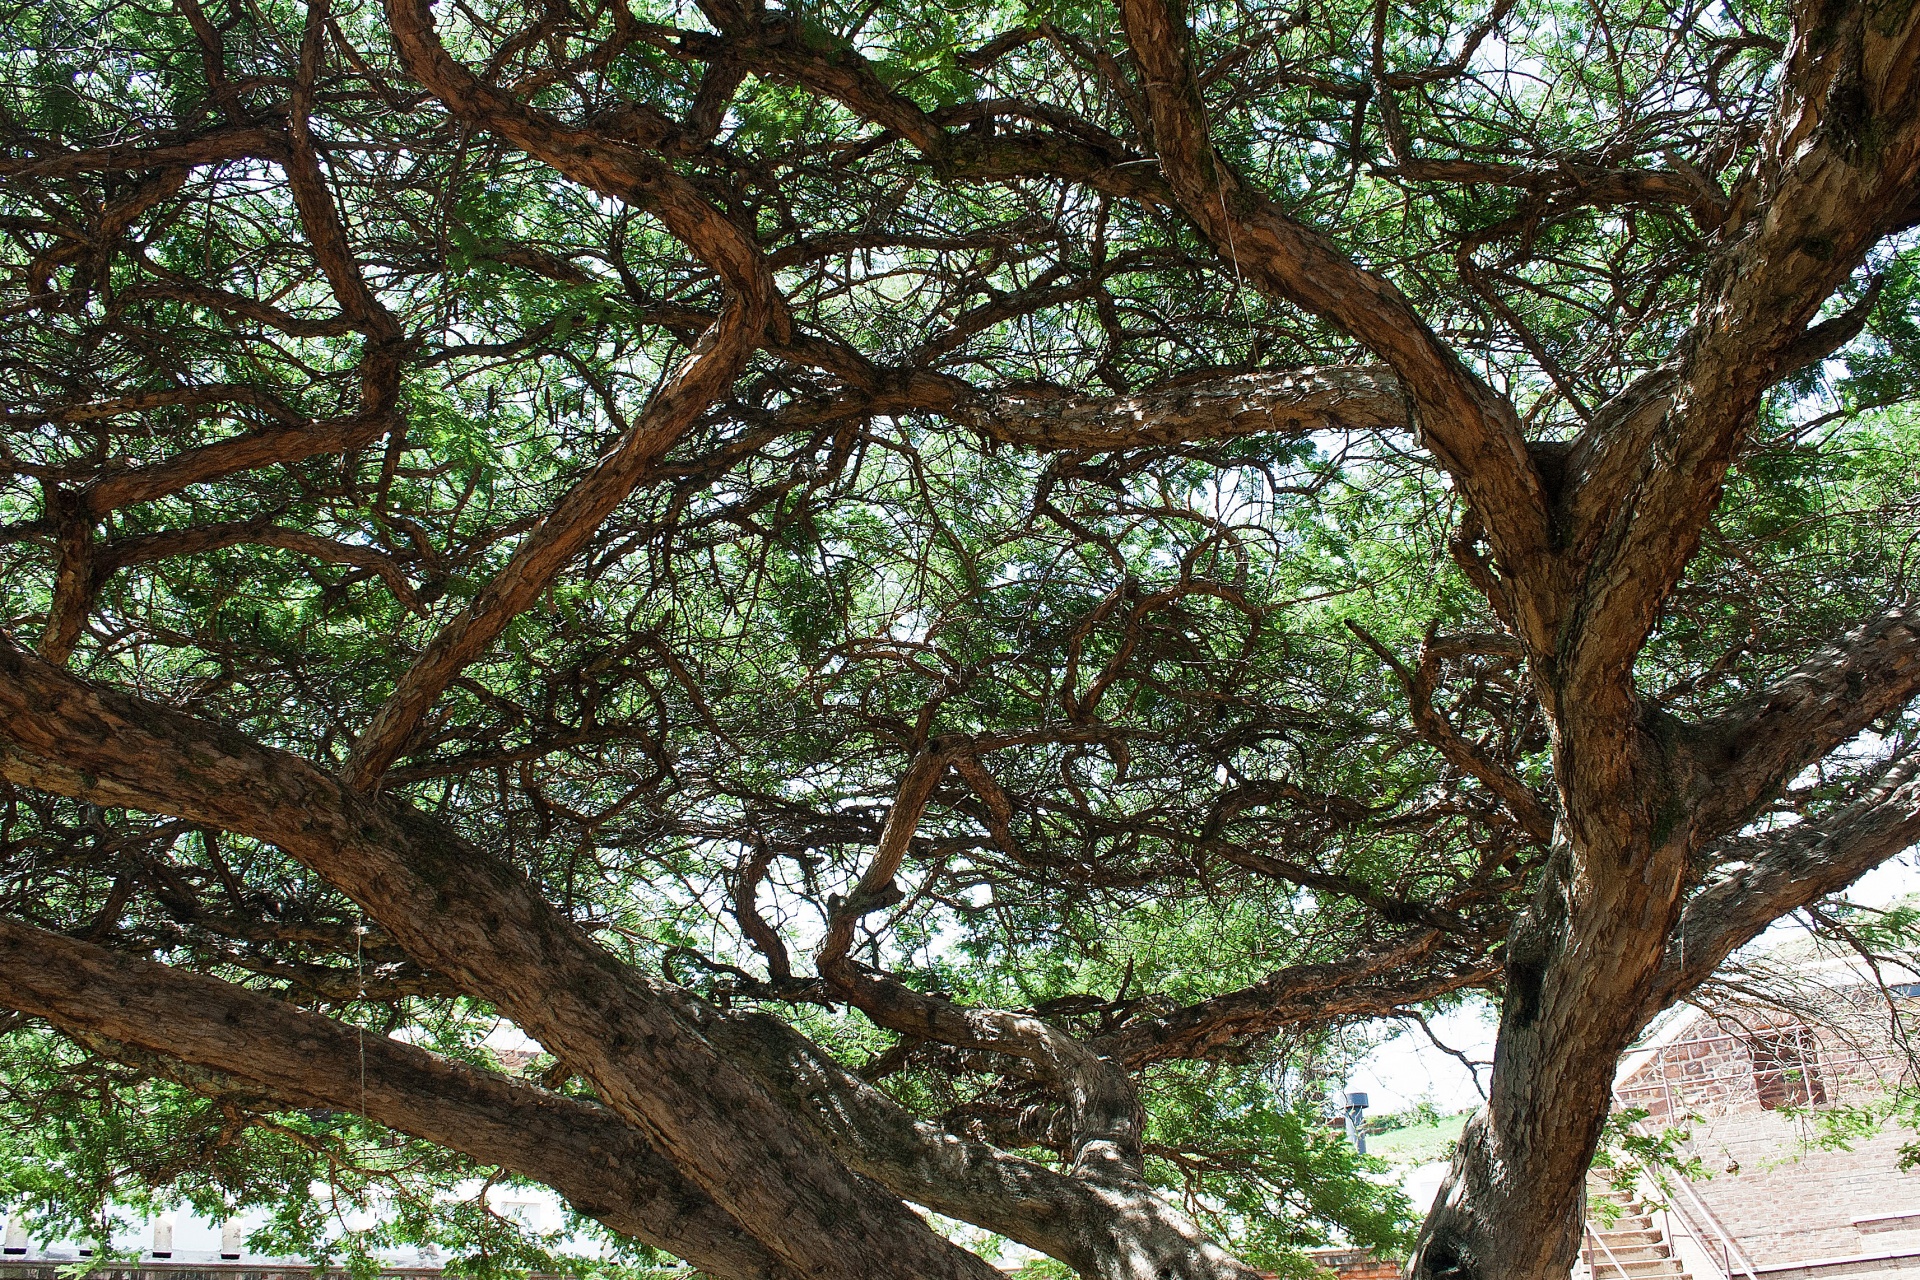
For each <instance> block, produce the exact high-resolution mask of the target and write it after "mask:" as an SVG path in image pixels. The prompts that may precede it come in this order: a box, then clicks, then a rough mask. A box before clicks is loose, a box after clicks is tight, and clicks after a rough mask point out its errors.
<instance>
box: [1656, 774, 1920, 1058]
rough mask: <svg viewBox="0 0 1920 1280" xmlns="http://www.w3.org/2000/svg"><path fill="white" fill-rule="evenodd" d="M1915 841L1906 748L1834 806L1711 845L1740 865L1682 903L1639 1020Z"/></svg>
mask: <svg viewBox="0 0 1920 1280" xmlns="http://www.w3.org/2000/svg"><path fill="white" fill-rule="evenodd" d="M1916 843H1920V758H1915V757H1911V756H1910V757H1909V758H1908V759H1906V760H1905V761H1903V762H1901V763H1900V764H1899V765H1897V766H1896V767H1894V768H1893V769H1891V770H1889V771H1888V772H1887V773H1886V775H1885V776H1884V777H1882V778H1881V779H1879V781H1878V782H1876V783H1875V784H1874V785H1873V786H1872V787H1871V788H1869V789H1868V790H1867V792H1866V793H1865V794H1864V795H1862V796H1861V797H1860V799H1858V800H1856V801H1854V802H1853V803H1852V804H1850V805H1847V806H1846V807H1845V808H1843V809H1841V810H1839V811H1838V812H1837V813H1833V814H1830V815H1828V816H1825V817H1822V818H1818V819H1814V820H1812V821H1809V822H1802V823H1797V824H1795V825H1793V826H1790V827H1783V828H1781V829H1779V830H1776V831H1770V832H1766V833H1765V834H1762V835H1755V836H1743V837H1736V838H1734V839H1732V840H1729V841H1727V842H1725V843H1724V844H1723V845H1721V846H1719V847H1717V848H1716V849H1715V850H1714V854H1715V860H1716V861H1719V862H1729V861H1733V860H1738V861H1740V862H1743V863H1744V864H1745V865H1743V866H1740V867H1738V869H1736V870H1734V871H1732V872H1731V873H1729V874H1728V875H1726V876H1725V877H1723V878H1721V879H1719V880H1716V881H1714V882H1712V883H1711V884H1709V885H1707V887H1705V888H1704V889H1702V890H1700V892H1699V893H1697V894H1695V895H1694V897H1693V898H1692V899H1691V900H1690V901H1689V902H1688V903H1687V907H1686V910H1685V911H1684V912H1683V913H1682V914H1681V917H1680V923H1679V925H1678V926H1677V927H1676V928H1675V929H1674V933H1673V941H1672V942H1671V943H1669V944H1668V947H1667V955H1666V959H1665V962H1664V963H1663V964H1662V965H1661V967H1660V972H1659V974H1658V976H1657V978H1656V980H1655V983H1654V986H1653V989H1652V990H1651V991H1650V992H1649V993H1648V996H1647V1000H1646V1003H1645V1004H1644V1005H1642V1006H1641V1011H1640V1013H1641V1021H1642V1023H1643V1024H1644V1023H1646V1022H1647V1021H1650V1020H1651V1019H1652V1018H1653V1017H1654V1015H1655V1014H1657V1013H1659V1012H1660V1011H1661V1010H1662V1009H1665V1008H1666V1007H1667V1006H1668V1005H1670V1004H1672V1003H1673V1002H1674V1001H1676V1000H1679V999H1681V998H1682V997H1683V996H1685V995H1686V994H1687V992H1689V991H1692V990H1693V989H1694V988H1695V987H1698V986H1699V985H1700V984H1701V983H1703V982H1705V981H1706V980H1707V979H1708V978H1710V977H1711V976H1713V971H1714V970H1715V969H1717V968H1718V967H1719V966H1720V963H1721V962H1722V961H1723V960H1725V959H1726V958H1727V957H1728V956H1730V955H1732V954H1733V953H1734V952H1735V951H1736V950H1738V949H1739V948H1740V947H1742V946H1744V945H1746V944H1747V943H1748V942H1751V941H1752V940H1753V939H1755V938H1757V937H1759V936H1760V934H1761V932H1762V931H1763V930H1765V929H1766V927H1767V926H1768V925H1770V924H1772V923H1773V922H1774V921H1776V920H1778V919H1780V918H1781V917H1782V916H1785V915H1787V914H1788V913H1789V912H1792V911H1797V910H1799V909H1800V908H1802V907H1805V906H1808V905H1810V904H1812V903H1815V902H1818V901H1819V900H1820V899H1821V898H1824V897H1826V896H1827V895H1828V894H1832V893H1838V892H1840V891H1841V890H1842V889H1845V888H1846V887H1847V886H1848V885H1850V884H1852V883H1853V882H1854V881H1855V880H1858V879H1859V878H1860V877H1861V876H1863V875H1865V874H1866V873H1867V872H1869V871H1871V870H1873V869H1874V868H1875V867H1877V866H1879V865H1880V864H1881V863H1883V862H1885V861H1886V860H1887V859H1889V858H1893V857H1897V856H1899V855H1900V854H1901V853H1904V852H1905V851H1906V850H1908V849H1910V848H1912V847H1913V846H1914V845H1915V844H1916Z"/></svg>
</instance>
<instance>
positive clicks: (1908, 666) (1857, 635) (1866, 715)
mask: <svg viewBox="0 0 1920 1280" xmlns="http://www.w3.org/2000/svg"><path fill="white" fill-rule="evenodd" d="M1916 694H1920V608H1916V607H1915V606H1913V605H1911V604H1903V605H1899V606H1896V607H1894V608H1892V609H1889V610H1887V611H1886V612H1885V613H1883V614H1881V615H1880V617H1878V618H1876V619H1874V620H1873V621H1872V622H1869V623H1867V624H1866V625H1864V626H1862V627H1859V628H1857V629H1855V630H1854V631H1852V632H1849V633H1848V634H1847V635H1846V636H1845V637H1843V638H1842V639H1840V640H1839V641H1838V642H1837V643H1835V644H1832V645H1829V646H1828V647H1826V648H1824V649H1822V650H1821V651H1820V652H1819V653H1817V654H1815V655H1813V656H1812V657H1811V658H1809V659H1807V660H1806V661H1805V662H1803V663H1801V664H1800V666H1798V667H1797V668H1795V669H1794V670H1793V671H1792V672H1790V673H1788V674H1787V675H1786V676H1784V677H1782V678H1781V679H1780V680H1778V681H1777V682H1775V684H1774V685H1773V687H1772V688H1771V689H1768V690H1766V691H1765V692H1763V693H1760V694H1756V695H1755V696H1754V697H1752V698H1751V699H1749V700H1747V701H1746V702H1745V703H1743V704H1742V705H1740V706H1738V707H1735V708H1733V709H1732V710H1730V711H1728V712H1727V713H1726V714H1725V715H1723V716H1720V717H1718V718H1717V719H1715V720H1712V721H1709V722H1707V723H1705V724H1702V725H1697V726H1688V727H1685V728H1680V729H1677V730H1675V731H1674V733H1675V737H1676V738H1677V739H1678V742H1679V744H1680V745H1681V746H1682V748H1683V751H1684V754H1683V756H1682V760H1683V762H1684V768H1685V770H1686V773H1687V775H1688V779H1687V781H1686V783H1684V784H1683V786H1684V787H1685V789H1686V791H1687V793H1688V797H1689V800H1690V803H1689V805H1688V814H1687V820H1688V822H1689V823H1690V824H1691V825H1692V827H1693V829H1694V832H1695V835H1694V839H1695V842H1696V844H1705V843H1707V842H1709V841H1712V840H1717V839H1719V838H1720V837H1722V836H1724V835H1727V834H1729V833H1731V832H1733V831H1735V830H1737V829H1738V828H1739V827H1740V826H1742V825H1743V824H1744V823H1746V822H1748V821H1749V820H1751V819H1752V818H1753V817H1754V816H1755V814H1756V813H1758V812H1759V810H1760V808H1761V806H1763V805H1765V804H1766V803H1767V802H1768V801H1770V800H1772V799H1773V798H1774V797H1775V796H1776V795H1778V794H1779V793H1780V791H1781V790H1782V788H1784V787H1786V786H1787V785H1788V784H1789V783H1791V782H1792V781H1793V779H1794V778H1795V777H1796V776H1798V775H1799V773H1800V772H1801V771H1802V770H1804V769H1806V768H1807V767H1808V766H1810V765H1813V764H1815V763H1817V762H1818V761H1820V760H1822V759H1824V758H1826V756H1827V755H1828V754H1830V753H1831V752H1832V751H1833V750H1834V749H1835V748H1837V747H1840V746H1841V745H1843V744H1845V743H1846V742H1848V741H1850V740H1851V739H1853V738H1854V737H1855V736H1857V735H1858V734H1859V733H1860V732H1861V731H1862V730H1864V729H1866V728H1867V727H1868V726H1869V725H1871V724H1873V722H1874V721H1876V720H1879V719H1880V718H1881V717H1882V716H1885V715H1887V714H1889V713H1890V712H1895V711H1898V710H1899V709H1900V708H1901V707H1904V706H1905V705H1906V704H1907V703H1909V702H1910V701H1912V700H1913V698H1914V697H1915V695H1916Z"/></svg>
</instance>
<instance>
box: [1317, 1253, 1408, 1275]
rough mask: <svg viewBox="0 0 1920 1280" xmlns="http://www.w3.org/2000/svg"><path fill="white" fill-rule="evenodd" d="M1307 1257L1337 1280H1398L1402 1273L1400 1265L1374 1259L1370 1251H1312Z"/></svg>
mask: <svg viewBox="0 0 1920 1280" xmlns="http://www.w3.org/2000/svg"><path fill="white" fill-rule="evenodd" d="M1308 1256H1309V1257H1311V1258H1312V1259H1313V1261H1314V1263H1315V1265H1317V1266H1318V1267H1319V1268H1320V1269H1321V1270H1322V1271H1326V1272H1330V1273H1331V1274H1333V1275H1335V1276H1338V1277H1339V1280H1400V1273H1401V1271H1402V1266H1401V1264H1400V1263H1398V1262H1390V1261H1387V1260H1386V1259H1383V1258H1376V1257H1374V1256H1373V1251H1372V1250H1371V1249H1312V1250H1309V1251H1308Z"/></svg>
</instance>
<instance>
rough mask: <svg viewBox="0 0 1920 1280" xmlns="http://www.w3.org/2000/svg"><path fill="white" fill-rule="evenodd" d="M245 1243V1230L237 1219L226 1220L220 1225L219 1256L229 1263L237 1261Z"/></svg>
mask: <svg viewBox="0 0 1920 1280" xmlns="http://www.w3.org/2000/svg"><path fill="white" fill-rule="evenodd" d="M246 1243H247V1229H246V1228H245V1227H244V1226H242V1225H240V1222H239V1220H238V1219H235V1218H228V1219H227V1220H226V1221H225V1222H223V1223H221V1224H220V1256H221V1257H222V1258H225V1259H227V1260H228V1261H229V1262H233V1261H238V1259H239V1257H240V1250H241V1249H242V1248H243V1247H245V1245H246Z"/></svg>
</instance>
